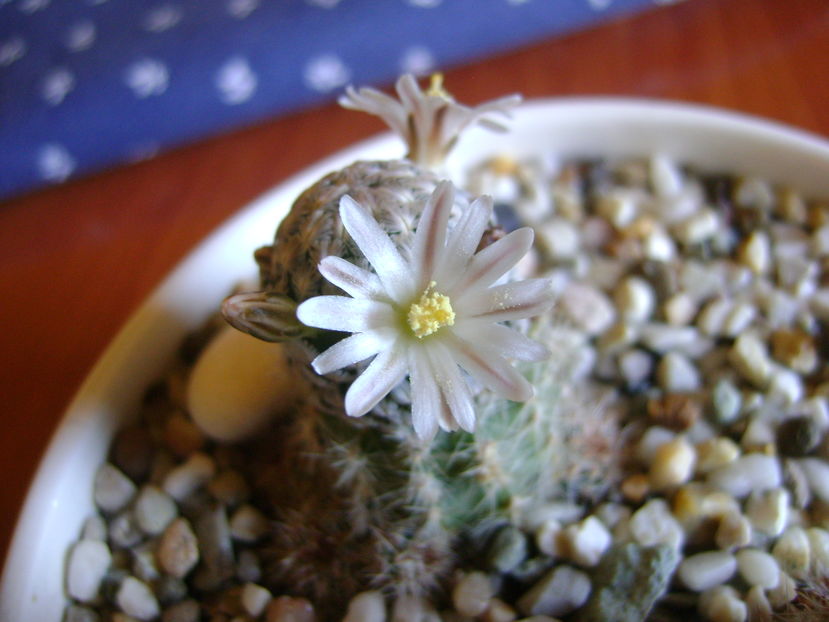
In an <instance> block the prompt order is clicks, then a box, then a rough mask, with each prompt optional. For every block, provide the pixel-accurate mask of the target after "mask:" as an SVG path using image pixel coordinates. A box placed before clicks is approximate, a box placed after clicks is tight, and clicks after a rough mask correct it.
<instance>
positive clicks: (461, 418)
mask: <svg viewBox="0 0 829 622" xmlns="http://www.w3.org/2000/svg"><path fill="white" fill-rule="evenodd" d="M427 352H428V354H429V362H430V363H431V366H432V371H433V373H434V376H435V381H436V382H437V386H438V389H439V390H440V394H441V397H442V399H443V400H445V401H446V404H447V405H448V406H449V410H450V412H451V413H452V418H453V419H454V421H455V422H457V424H458V425H459V426H460V427H461V428H462V429H464V430H466V431H467V432H473V431H474V430H475V408H474V406H473V405H472V394H471V393H470V391H469V386H468V385H467V384H466V380H464V379H463V376H462V375H461V370H460V369H459V368H458V364H457V363H456V362H455V359H454V358H453V357H452V354H451V352H450V351H449V350H448V349H447V348H446V346H444V345H443V344H442V343H440V342H437V341H434V342H433V343H431V344H430V347H429V348H428V350H427Z"/></svg>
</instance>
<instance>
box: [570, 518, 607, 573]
mask: <svg viewBox="0 0 829 622" xmlns="http://www.w3.org/2000/svg"><path fill="white" fill-rule="evenodd" d="M562 540H563V542H564V552H565V555H566V556H567V557H568V558H569V559H570V560H572V561H574V562H575V563H577V564H579V565H580V566H595V565H596V564H598V563H599V560H600V559H601V558H602V555H604V552H605V551H606V550H607V548H608V547H609V546H610V544H611V541H612V537H611V535H610V532H609V531H608V530H607V527H605V526H604V524H603V523H602V521H600V520H599V519H598V518H596V517H595V516H588V517H587V518H585V519H584V520H582V521H579V522H578V523H574V524H572V525H568V526H567V527H566V528H565V529H564V531H563V533H562Z"/></svg>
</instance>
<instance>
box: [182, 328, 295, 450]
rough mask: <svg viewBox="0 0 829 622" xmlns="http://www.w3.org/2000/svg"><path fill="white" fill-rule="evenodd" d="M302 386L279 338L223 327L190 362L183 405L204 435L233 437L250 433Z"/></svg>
mask: <svg viewBox="0 0 829 622" xmlns="http://www.w3.org/2000/svg"><path fill="white" fill-rule="evenodd" d="M301 390H302V383H301V382H299V381H298V380H297V378H296V375H295V372H294V371H293V370H292V367H291V366H290V364H289V363H288V361H287V358H286V355H285V353H284V348H283V346H282V344H278V343H268V342H265V341H261V340H259V339H256V338H255V337H251V336H250V335H247V334H245V333H242V332H240V331H238V330H236V329H233V328H226V329H224V330H223V331H222V332H221V333H219V334H218V335H217V336H216V337H215V338H214V339H213V341H211V342H210V344H209V345H208V346H207V348H205V350H204V352H202V354H201V356H200V357H199V360H198V361H197V362H196V364H195V365H194V367H193V370H192V372H191V374H190V379H189V381H188V385H187V406H188V409H189V411H190V415H191V416H192V417H193V421H194V422H195V423H196V424H197V425H198V426H199V427H200V428H201V429H202V430H203V431H204V432H205V433H206V434H207V435H208V436H212V437H213V438H215V439H218V440H222V441H228V442H232V441H238V440H241V439H243V438H246V437H248V436H250V435H252V434H254V433H255V432H256V431H258V430H259V429H261V428H262V426H263V425H265V423H266V422H267V421H268V420H269V419H270V418H271V417H273V416H274V415H276V414H278V413H280V412H283V411H285V410H286V409H289V408H291V407H292V406H293V405H294V403H295V402H296V399H297V397H298V392H299V391H301Z"/></svg>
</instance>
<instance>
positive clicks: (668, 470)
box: [648, 436, 697, 490]
mask: <svg viewBox="0 0 829 622" xmlns="http://www.w3.org/2000/svg"><path fill="white" fill-rule="evenodd" d="M696 458H697V454H696V450H695V449H694V446H693V445H691V444H690V443H689V442H688V441H687V440H686V439H685V437H683V436H678V437H677V438H675V439H674V440H672V441H669V442H667V443H665V444H663V445H661V446H660V447H659V448H658V449H657V450H656V452H655V453H654V457H653V462H652V463H651V468H650V470H649V471H648V481H649V482H650V485H651V487H652V488H653V489H654V490H665V489H667V488H673V487H674V486H679V485H680V484H684V483H685V482H687V481H688V480H689V479H691V476H692V475H693V472H694V463H695V462H696Z"/></svg>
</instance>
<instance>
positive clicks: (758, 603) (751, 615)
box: [745, 585, 772, 622]
mask: <svg viewBox="0 0 829 622" xmlns="http://www.w3.org/2000/svg"><path fill="white" fill-rule="evenodd" d="M745 603H746V607H747V608H748V619H749V620H752V622H753V621H755V620H756V621H757V622H770V621H771V619H772V609H771V604H770V603H769V599H768V598H767V597H766V592H765V590H764V589H763V588H762V587H760V586H759V585H755V586H754V587H752V588H750V589H749V590H748V592H747V593H746V595H745Z"/></svg>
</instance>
